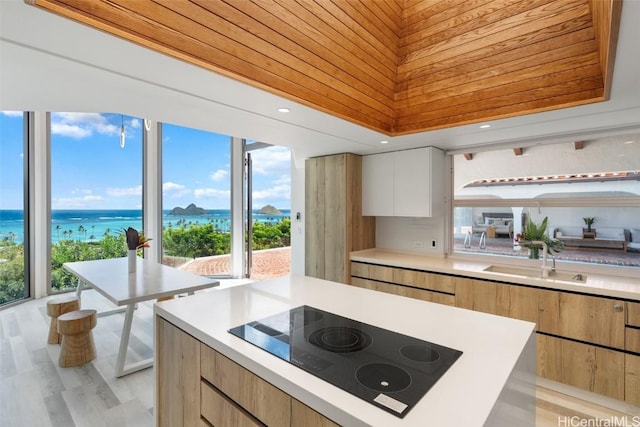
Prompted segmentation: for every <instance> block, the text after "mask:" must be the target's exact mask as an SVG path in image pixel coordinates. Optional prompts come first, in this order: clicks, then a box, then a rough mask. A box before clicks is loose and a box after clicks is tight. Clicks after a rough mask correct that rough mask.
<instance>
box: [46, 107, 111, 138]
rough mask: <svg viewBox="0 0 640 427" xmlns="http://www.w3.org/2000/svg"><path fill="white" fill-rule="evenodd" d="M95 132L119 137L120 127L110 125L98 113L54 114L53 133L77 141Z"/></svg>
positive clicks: (52, 115) (52, 118)
mask: <svg viewBox="0 0 640 427" xmlns="http://www.w3.org/2000/svg"><path fill="white" fill-rule="evenodd" d="M94 132H97V133H100V134H105V135H117V134H118V133H119V132H120V127H119V126H116V125H113V124H111V123H109V121H108V120H107V118H106V117H105V116H104V115H102V114H98V113H52V114H51V133H52V134H53V135H61V136H68V137H71V138H75V139H82V138H87V137H89V136H91V135H93V133H94Z"/></svg>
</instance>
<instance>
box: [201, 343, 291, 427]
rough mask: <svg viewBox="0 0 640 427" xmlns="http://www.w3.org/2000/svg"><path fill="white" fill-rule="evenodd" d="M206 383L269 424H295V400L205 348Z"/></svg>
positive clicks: (204, 374) (202, 352) (203, 352)
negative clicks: (291, 409) (292, 419)
mask: <svg viewBox="0 0 640 427" xmlns="http://www.w3.org/2000/svg"><path fill="white" fill-rule="evenodd" d="M200 365H201V373H200V375H201V376H202V378H203V379H204V380H206V381H207V382H209V383H210V384H211V385H213V386H214V387H215V388H217V389H218V390H220V391H221V392H222V393H224V395H226V396H228V398H229V399H230V400H232V401H233V402H235V403H236V404H238V405H239V406H240V407H242V408H243V409H244V410H245V411H246V412H248V413H249V414H251V415H252V416H253V417H255V418H256V419H258V420H260V421H261V422H263V423H264V424H266V425H269V426H274V427H279V426H289V425H291V411H290V408H291V397H289V396H288V395H287V394H286V393H284V392H282V391H280V390H279V389H278V388H276V387H274V386H273V385H271V384H269V383H268V382H266V381H264V380H263V379H262V378H260V377H258V376H257V375H255V374H253V373H252V372H250V371H248V370H247V369H245V368H243V367H242V366H240V365H238V364H237V363H235V362H234V361H232V360H231V359H229V358H227V357H225V356H223V355H222V354H220V353H218V352H217V351H215V350H213V349H211V348H209V347H207V346H206V345H203V346H202V348H201V361H200Z"/></svg>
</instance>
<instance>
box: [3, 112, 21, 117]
mask: <svg viewBox="0 0 640 427" xmlns="http://www.w3.org/2000/svg"><path fill="white" fill-rule="evenodd" d="M0 112H1V113H2V114H4V115H5V116H7V117H22V116H23V115H24V112H23V111H0Z"/></svg>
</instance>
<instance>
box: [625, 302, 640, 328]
mask: <svg viewBox="0 0 640 427" xmlns="http://www.w3.org/2000/svg"><path fill="white" fill-rule="evenodd" d="M627 325H631V326H636V327H639V328H640V302H627Z"/></svg>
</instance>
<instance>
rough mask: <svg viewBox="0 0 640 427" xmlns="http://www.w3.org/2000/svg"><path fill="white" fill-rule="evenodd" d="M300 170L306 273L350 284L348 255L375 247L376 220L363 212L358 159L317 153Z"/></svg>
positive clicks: (351, 155) (360, 171)
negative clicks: (320, 155) (303, 179)
mask: <svg viewBox="0 0 640 427" xmlns="http://www.w3.org/2000/svg"><path fill="white" fill-rule="evenodd" d="M305 169H306V170H305V214H306V220H305V273H306V275H307V276H312V277H318V278H320V279H327V280H332V281H335V282H340V283H349V278H350V275H351V274H350V270H349V268H350V262H349V253H350V252H352V251H357V250H361V249H368V248H371V247H374V246H375V218H373V217H363V216H362V160H361V157H360V156H356V155H354V154H338V155H333V156H325V157H316V158H312V159H308V160H307V161H306V164H305Z"/></svg>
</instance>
